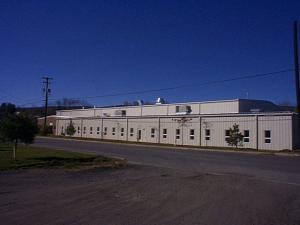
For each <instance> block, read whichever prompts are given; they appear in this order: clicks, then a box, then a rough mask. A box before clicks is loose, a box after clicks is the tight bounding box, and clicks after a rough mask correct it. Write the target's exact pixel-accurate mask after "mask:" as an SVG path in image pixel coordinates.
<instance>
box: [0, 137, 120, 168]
mask: <svg viewBox="0 0 300 225" xmlns="http://www.w3.org/2000/svg"><path fill="white" fill-rule="evenodd" d="M125 163H126V162H125V161H123V160H121V159H115V158H110V157H105V156H99V155H90V154H83V153H76V152H69V151H63V150H55V149H49V148H41V147H33V146H30V145H18V148H17V154H16V160H15V159H14V158H13V145H12V144H8V143H0V170H7V169H61V170H78V169H92V168H96V167H120V166H124V165H125Z"/></svg>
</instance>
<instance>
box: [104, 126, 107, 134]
mask: <svg viewBox="0 0 300 225" xmlns="http://www.w3.org/2000/svg"><path fill="white" fill-rule="evenodd" d="M103 134H104V135H107V127H104V133H103Z"/></svg>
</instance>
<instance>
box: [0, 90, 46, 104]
mask: <svg viewBox="0 0 300 225" xmlns="http://www.w3.org/2000/svg"><path fill="white" fill-rule="evenodd" d="M0 91H1V92H2V93H4V94H6V95H8V96H10V97H12V98H15V99H17V100H18V101H22V102H29V101H35V100H40V99H21V98H18V97H16V96H14V95H12V94H10V93H7V92H6V91H3V90H1V89H0ZM3 97H4V96H3Z"/></svg>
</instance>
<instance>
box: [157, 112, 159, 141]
mask: <svg viewBox="0 0 300 225" xmlns="http://www.w3.org/2000/svg"><path fill="white" fill-rule="evenodd" d="M157 139H158V143H160V117H158V134H157Z"/></svg>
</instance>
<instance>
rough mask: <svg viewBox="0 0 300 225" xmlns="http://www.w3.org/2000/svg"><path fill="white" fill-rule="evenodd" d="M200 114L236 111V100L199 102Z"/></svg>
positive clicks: (237, 107)
mask: <svg viewBox="0 0 300 225" xmlns="http://www.w3.org/2000/svg"><path fill="white" fill-rule="evenodd" d="M200 104H201V105H200V110H201V111H200V114H220V113H238V112H239V105H238V101H237V100H235V101H225V102H207V103H200Z"/></svg>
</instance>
